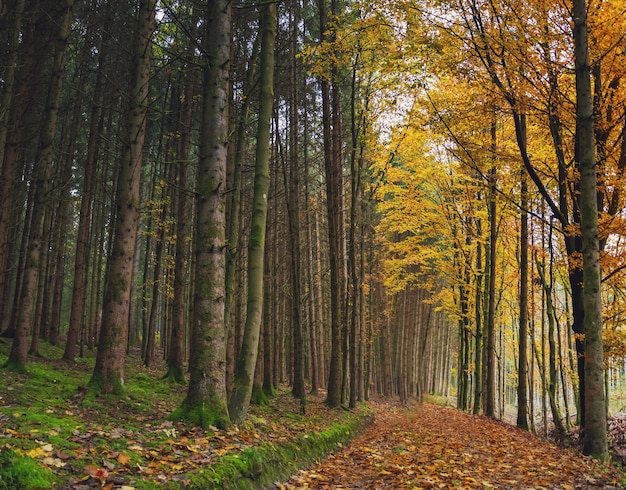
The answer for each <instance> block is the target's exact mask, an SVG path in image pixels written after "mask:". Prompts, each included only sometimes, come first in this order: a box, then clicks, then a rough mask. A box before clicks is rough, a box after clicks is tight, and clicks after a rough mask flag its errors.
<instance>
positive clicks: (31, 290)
mask: <svg viewBox="0 0 626 490" xmlns="http://www.w3.org/2000/svg"><path fill="white" fill-rule="evenodd" d="M73 4H74V1H73V0H68V1H67V2H66V3H65V5H63V6H62V13H61V15H60V16H59V18H58V22H59V25H58V33H57V39H56V41H55V53H54V63H53V67H52V77H51V81H50V86H49V90H48V96H47V99H46V107H45V119H44V122H43V125H42V130H41V134H40V137H39V147H38V149H37V154H36V156H35V166H34V170H33V172H34V183H33V185H34V186H35V206H34V209H33V216H32V218H31V224H30V236H29V241H28V251H27V258H26V264H25V266H26V267H25V270H24V283H23V284H22V297H21V305H20V309H19V312H18V316H17V319H16V322H17V323H16V326H15V329H16V332H15V339H14V341H13V346H12V348H11V353H10V354H9V358H8V360H7V367H9V368H10V369H13V370H15V371H24V370H25V365H26V359H27V354H28V344H27V339H28V333H29V332H30V330H31V322H32V321H33V316H34V315H33V313H34V311H35V306H36V296H37V289H38V288H37V285H38V281H39V279H40V277H39V271H40V270H41V269H42V263H41V261H42V260H43V259H44V258H45V257H46V254H45V253H42V249H43V247H44V236H43V231H44V213H45V210H46V208H47V206H48V205H49V202H48V199H49V196H48V192H49V184H50V182H49V181H50V178H51V173H52V165H53V157H54V137H55V133H56V127H57V120H58V114H59V103H60V99H61V87H62V85H63V72H64V70H65V61H66V53H67V38H68V36H69V32H70V25H71V20H72V7H73ZM46 250H47V249H46ZM44 252H45V250H44ZM42 280H43V279H42ZM36 323H37V322H36ZM37 324H38V323H37Z"/></svg>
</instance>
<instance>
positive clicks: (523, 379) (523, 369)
mask: <svg viewBox="0 0 626 490" xmlns="http://www.w3.org/2000/svg"><path fill="white" fill-rule="evenodd" d="M521 174H522V175H521V176H520V179H521V184H520V208H521V210H520V241H519V247H520V254H519V271H520V278H519V280H520V286H519V308H520V313H519V346H518V365H517V426H518V427H520V428H522V429H524V430H528V211H527V209H528V182H527V180H526V174H525V173H524V171H523V170H522V172H521Z"/></svg>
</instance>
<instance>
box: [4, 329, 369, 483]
mask: <svg viewBox="0 0 626 490" xmlns="http://www.w3.org/2000/svg"><path fill="white" fill-rule="evenodd" d="M9 350H10V344H9V343H8V342H6V341H2V340H0V364H2V363H3V362H4V361H5V360H6V358H7V357H8V353H9ZM40 353H41V354H42V357H41V358H39V357H31V358H29V362H28V364H27V372H26V373H25V374H16V373H13V372H10V371H8V370H6V369H0V387H1V388H0V438H2V444H1V445H0V451H1V454H0V490H4V489H5V488H6V489H9V488H10V489H14V488H34V489H37V488H57V487H59V486H66V485H67V482H68V481H69V482H74V483H76V484H89V485H94V486H98V485H114V486H121V485H126V486H130V487H134V488H141V489H152V488H170V489H174V488H186V487H190V488H222V487H228V488H231V489H235V488H242V489H244V488H246V489H247V488H263V487H264V486H265V485H268V484H270V483H272V482H274V481H280V479H286V478H287V477H288V476H289V475H290V474H291V473H293V472H295V471H297V470H298V469H299V468H302V467H303V466H306V465H309V464H311V463H313V462H314V461H316V460H318V459H320V458H321V457H323V456H324V455H325V454H326V453H327V452H328V451H330V450H332V449H333V448H335V447H337V445H339V444H343V443H345V442H346V441H347V440H348V439H350V438H351V437H353V436H354V435H355V434H356V433H358V432H359V430H360V429H361V428H362V427H364V426H365V424H366V423H367V422H368V420H369V419H370V416H371V414H372V412H371V410H370V409H369V408H368V407H367V406H365V405H363V406H361V407H359V408H358V409H357V410H354V411H346V410H331V409H329V408H328V407H326V406H325V405H324V404H323V398H322V396H318V397H310V398H309V400H308V414H307V415H305V416H303V415H301V414H300V413H299V410H300V407H299V401H298V400H294V399H293V397H292V396H291V393H290V390H289V389H287V388H286V387H285V388H282V389H278V390H276V394H275V396H274V397H270V398H269V400H268V404H267V405H263V406H257V405H253V406H251V407H250V413H249V416H248V418H247V420H246V421H245V422H244V423H243V424H241V426H239V427H232V428H230V429H227V430H219V429H217V428H211V429H209V430H203V429H200V428H198V427H193V426H189V425H186V424H184V423H182V422H176V421H172V420H171V415H172V413H173V412H174V411H175V410H176V409H177V408H178V407H180V405H181V404H182V401H183V399H184V398H185V395H186V390H187V387H186V386H184V385H180V384H176V383H171V382H169V381H167V380H164V379H162V376H163V374H164V372H165V365H164V363H163V362H162V361H160V363H158V364H157V366H156V367H154V368H152V369H147V368H146V367H145V366H143V365H142V363H141V360H140V359H139V358H138V357H136V356H132V355H131V356H128V358H127V363H126V373H125V378H126V380H127V381H126V385H125V388H126V390H125V393H124V396H122V397H120V396H112V395H106V396H103V395H99V396H98V395H95V394H94V393H93V392H92V391H90V390H88V389H87V383H88V381H89V379H90V376H91V372H92V370H93V366H94V364H95V363H94V357H93V353H90V356H89V357H87V358H85V359H78V362H77V363H76V364H74V365H70V364H68V363H66V362H64V361H61V360H60V358H61V356H62V354H63V351H62V349H61V348H60V347H53V346H50V345H48V344H47V343H42V344H41V346H40ZM96 472H98V473H97V475H98V477H97V478H95V477H94V476H93V475H94V474H96ZM103 475H104V476H103ZM212 485H214V486H212Z"/></svg>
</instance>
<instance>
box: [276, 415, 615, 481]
mask: <svg viewBox="0 0 626 490" xmlns="http://www.w3.org/2000/svg"><path fill="white" fill-rule="evenodd" d="M381 408H382V407H381ZM614 478H615V476H614V475H612V472H611V470H610V468H607V467H603V466H601V465H599V464H597V463H595V462H593V461H591V460H590V459H589V458H585V457H583V456H581V455H580V453H577V452H575V451H573V450H571V451H569V450H565V449H561V448H558V447H556V446H554V445H551V444H549V443H547V442H544V441H542V440H541V439H539V438H538V437H536V436H533V435H531V434H529V433H528V432H525V431H523V430H520V429H518V428H516V427H514V426H511V425H508V424H505V423H502V422H498V421H495V420H492V419H489V418H486V417H482V416H475V415H470V414H467V413H463V412H461V411H458V410H455V409H452V408H448V407H442V406H438V405H434V404H430V403H424V404H422V405H421V406H417V405H416V406H413V407H407V408H401V407H390V406H387V407H385V408H382V409H381V410H379V411H378V412H377V415H376V420H375V422H374V423H373V424H372V425H371V426H370V427H369V428H368V429H367V430H366V431H365V432H364V433H363V434H361V435H360V436H359V437H357V438H356V439H355V440H353V441H352V442H351V443H350V445H349V446H348V447H346V448H344V449H343V450H341V451H339V452H337V453H335V454H334V455H332V456H331V457H329V458H328V459H326V460H324V461H322V462H321V463H319V464H318V465H317V466H315V467H312V468H310V469H308V470H306V471H301V472H299V473H297V474H296V475H294V476H293V477H292V478H291V479H290V480H289V481H288V482H286V483H285V484H283V485H278V487H279V488H287V489H290V490H292V489H306V488H315V489H335V490H338V489H379V488H380V489H383V488H384V489H405V488H410V489H419V488H468V489H470V488H510V489H513V488H515V489H531V488H532V489H541V488H546V489H563V490H567V489H599V488H620V487H619V485H618V484H616V483H615V482H614V481H612V480H614ZM615 485H618V486H615Z"/></svg>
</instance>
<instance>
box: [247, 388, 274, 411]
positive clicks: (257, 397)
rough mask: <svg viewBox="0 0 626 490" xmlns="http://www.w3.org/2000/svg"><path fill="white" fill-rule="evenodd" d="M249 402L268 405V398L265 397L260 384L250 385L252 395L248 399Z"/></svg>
mask: <svg viewBox="0 0 626 490" xmlns="http://www.w3.org/2000/svg"><path fill="white" fill-rule="evenodd" d="M250 401H251V403H253V404H255V405H259V406H262V405H268V404H269V402H270V400H269V398H268V397H267V395H266V393H265V391H263V388H262V387H261V386H258V385H254V386H253V387H252V397H251V399H250Z"/></svg>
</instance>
